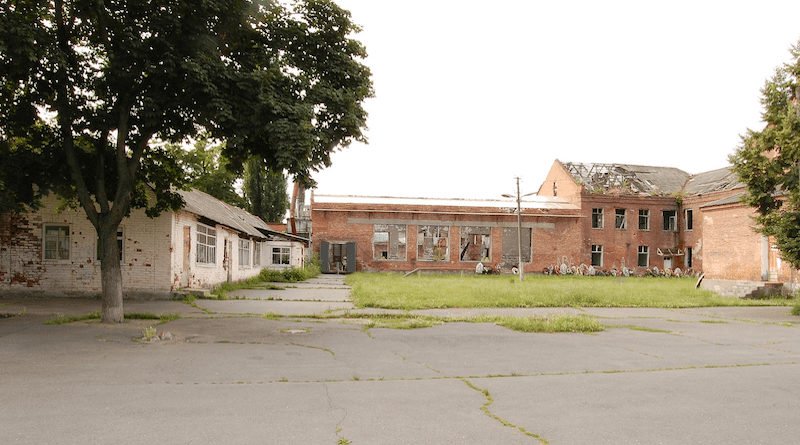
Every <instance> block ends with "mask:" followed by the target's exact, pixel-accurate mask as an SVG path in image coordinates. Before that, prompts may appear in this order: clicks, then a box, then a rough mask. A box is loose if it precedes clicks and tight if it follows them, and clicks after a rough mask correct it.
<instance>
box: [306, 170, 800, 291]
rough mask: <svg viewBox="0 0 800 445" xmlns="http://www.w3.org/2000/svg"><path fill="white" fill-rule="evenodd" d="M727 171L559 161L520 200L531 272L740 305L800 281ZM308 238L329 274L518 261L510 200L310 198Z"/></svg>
mask: <svg viewBox="0 0 800 445" xmlns="http://www.w3.org/2000/svg"><path fill="white" fill-rule="evenodd" d="M743 191H744V184H742V183H740V182H739V181H738V179H737V178H736V176H735V175H734V174H733V173H732V172H731V170H730V169H728V168H723V169H719V170H714V171H710V172H705V173H701V174H697V175H690V174H688V173H686V172H684V171H681V170H679V169H676V168H669V167H649V166H637V165H627V164H581V163H562V162H560V161H558V160H556V161H555V162H554V163H553V166H552V167H551V169H550V172H549V173H548V175H547V177H546V178H545V180H544V182H543V183H542V185H541V187H540V188H539V191H538V196H536V197H535V198H532V199H528V200H526V201H523V205H522V207H523V209H522V216H521V220H522V229H523V230H522V251H523V252H522V255H523V261H524V263H525V266H524V267H525V271H526V272H542V271H547V270H555V271H556V272H561V271H566V269H569V270H570V271H572V272H576V271H578V270H580V271H582V272H587V271H588V269H589V268H592V269H594V270H601V271H606V272H614V273H620V274H633V275H643V274H646V273H648V271H649V272H650V273H652V272H655V271H658V272H659V273H664V271H665V270H668V271H669V272H670V273H674V272H676V271H677V270H678V269H680V271H681V273H683V274H685V273H692V274H695V275H699V274H700V273H701V272H702V273H703V274H704V275H705V279H704V285H706V286H707V287H709V288H712V289H714V290H716V291H718V292H720V293H723V294H738V295H747V294H749V293H750V292H752V291H753V290H756V289H758V288H760V287H763V286H764V285H765V284H769V283H770V282H780V283H789V285H788V286H787V288H788V289H791V288H793V286H794V283H796V282H798V281H799V280H798V278H797V275H798V274H797V273H796V271H795V270H794V269H792V268H791V267H790V266H789V265H788V264H787V263H786V262H782V261H781V260H780V255H779V252H778V251H777V250H776V249H775V248H774V247H773V245H772V243H770V242H769V240H767V239H766V238H764V237H762V236H761V235H760V234H758V233H757V232H755V230H754V228H753V222H752V219H751V216H752V215H753V213H752V210H750V209H749V208H747V207H745V206H744V205H742V204H740V203H739V201H738V200H739V197H740V196H741V194H742V193H743ZM311 220H312V224H313V235H312V240H313V244H314V251H315V252H316V253H317V254H319V255H320V258H321V260H322V263H323V269H324V270H325V271H331V272H333V271H343V272H351V271H353V270H366V271H370V270H376V271H377V270H384V271H403V272H408V271H412V270H416V269H423V270H433V271H436V270H439V271H458V270H464V271H466V270H474V268H475V266H476V265H477V263H478V262H482V263H483V264H484V265H486V266H491V267H493V268H494V269H495V270H499V271H500V272H510V271H511V269H512V267H514V266H515V265H516V264H517V261H518V259H519V253H518V250H519V249H518V247H517V215H516V202H515V201H512V200H506V201H501V200H497V201H493V200H457V199H451V200H442V199H426V198H415V199H410V198H396V197H365V196H327V195H314V194H312V198H311Z"/></svg>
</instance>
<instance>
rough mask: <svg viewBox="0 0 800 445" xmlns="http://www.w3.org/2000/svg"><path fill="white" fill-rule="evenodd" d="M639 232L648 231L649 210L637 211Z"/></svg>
mask: <svg viewBox="0 0 800 445" xmlns="http://www.w3.org/2000/svg"><path fill="white" fill-rule="evenodd" d="M642 222H644V224H642ZM639 230H642V231H650V209H639Z"/></svg>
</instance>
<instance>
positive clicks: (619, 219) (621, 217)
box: [614, 209, 628, 229]
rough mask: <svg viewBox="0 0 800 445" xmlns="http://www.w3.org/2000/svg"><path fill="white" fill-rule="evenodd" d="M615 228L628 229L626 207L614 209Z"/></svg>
mask: <svg viewBox="0 0 800 445" xmlns="http://www.w3.org/2000/svg"><path fill="white" fill-rule="evenodd" d="M614 216H615V218H614V228H616V229H627V228H628V221H627V220H626V219H625V209H616V210H614Z"/></svg>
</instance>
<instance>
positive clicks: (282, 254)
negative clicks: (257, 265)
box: [271, 246, 292, 266]
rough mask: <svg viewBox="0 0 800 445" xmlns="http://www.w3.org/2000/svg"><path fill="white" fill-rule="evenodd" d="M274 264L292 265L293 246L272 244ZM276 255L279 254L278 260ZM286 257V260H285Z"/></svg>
mask: <svg viewBox="0 0 800 445" xmlns="http://www.w3.org/2000/svg"><path fill="white" fill-rule="evenodd" d="M271 255H272V264H273V265H277V266H291V265H292V248H291V247H285V246H272V252H271ZM275 255H278V262H276V261H275ZM284 259H285V262H284Z"/></svg>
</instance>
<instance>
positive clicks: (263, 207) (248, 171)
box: [242, 158, 289, 222]
mask: <svg viewBox="0 0 800 445" xmlns="http://www.w3.org/2000/svg"><path fill="white" fill-rule="evenodd" d="M242 192H243V193H244V201H245V209H246V210H247V211H248V212H250V213H252V214H253V215H256V216H258V217H259V218H261V219H263V220H264V221H268V222H280V221H283V218H284V217H285V216H286V210H288V209H289V197H288V195H287V193H286V175H284V174H283V172H282V171H273V170H271V169H269V168H268V167H267V166H266V165H264V163H263V162H261V161H260V160H258V159H256V158H251V159H250V160H248V161H247V163H246V164H245V166H244V181H243V183H242Z"/></svg>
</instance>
